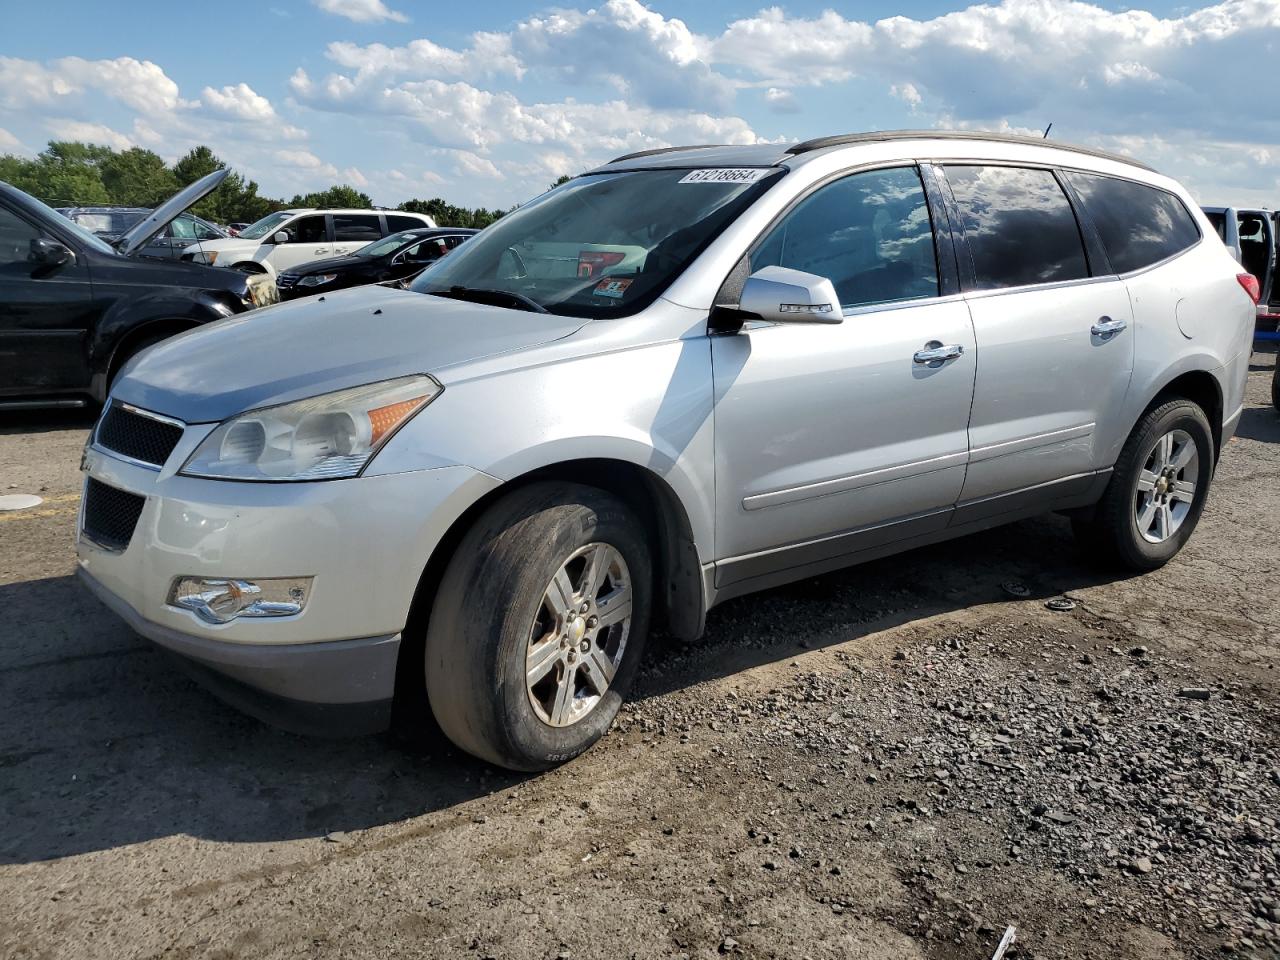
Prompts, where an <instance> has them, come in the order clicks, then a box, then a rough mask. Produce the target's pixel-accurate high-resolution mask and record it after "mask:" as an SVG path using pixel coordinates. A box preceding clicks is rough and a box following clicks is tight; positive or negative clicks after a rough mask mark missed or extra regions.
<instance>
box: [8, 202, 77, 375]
mask: <svg viewBox="0 0 1280 960" xmlns="http://www.w3.org/2000/svg"><path fill="white" fill-rule="evenodd" d="M37 239H51V240H58V241H59V242H61V238H59V237H55V236H53V235H52V234H51V233H49V232H47V231H45V230H42V229H41V228H40V226H39V225H37V224H35V223H32V222H30V221H28V220H27V219H26V218H24V217H22V216H20V215H19V214H18V213H17V212H16V211H15V210H11V209H9V208H8V207H6V206H5V205H3V204H0V398H3V397H5V396H6V395H8V396H15V395H20V394H26V395H29V394H33V393H41V392H45V391H48V392H57V391H59V390H69V389H79V388H83V387H85V386H87V385H88V382H89V372H88V366H87V361H86V347H85V340H86V337H87V334H88V330H89V326H90V324H91V321H92V319H93V316H94V313H95V308H94V304H93V298H92V289H91V287H90V283H89V268H88V267H87V266H85V264H84V262H83V259H82V258H77V260H76V261H75V262H73V263H68V264H64V265H63V266H61V267H58V268H55V269H48V268H42V267H39V266H37V265H36V264H34V263H32V262H31V260H30V254H31V241H32V240H37Z"/></svg>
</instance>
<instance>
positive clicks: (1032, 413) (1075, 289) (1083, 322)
mask: <svg viewBox="0 0 1280 960" xmlns="http://www.w3.org/2000/svg"><path fill="white" fill-rule="evenodd" d="M944 169H945V173H946V179H947V182H948V184H949V186H950V189H951V192H952V195H953V197H954V201H955V209H956V211H957V213H958V219H959V221H960V225H961V228H962V233H963V238H964V240H963V244H962V250H963V251H964V253H962V255H961V257H960V260H961V284H962V286H963V287H964V289H965V291H966V293H965V298H966V300H967V301H968V304H969V311H970V313H971V315H972V317H973V327H974V335H975V337H976V338H977V349H978V355H979V358H980V361H979V364H978V375H977V381H976V384H975V386H974V394H973V412H972V415H971V417H970V421H969V444H970V451H969V461H970V462H969V470H968V473H967V475H966V477H965V483H964V492H963V495H962V498H961V499H962V504H961V506H962V516H964V515H967V514H965V513H964V512H963V506H964V504H967V503H972V502H974V501H980V500H984V499H986V498H991V497H996V496H998V495H1001V494H1012V493H1017V492H1020V491H1028V495H1030V496H1036V495H1038V493H1040V492H1043V493H1045V494H1046V495H1051V494H1053V493H1055V492H1061V493H1063V494H1066V493H1069V492H1073V491H1074V489H1075V488H1077V487H1081V486H1085V485H1087V483H1088V482H1089V481H1088V475H1089V474H1092V472H1093V471H1095V470H1096V469H1097V468H1099V467H1106V466H1110V463H1108V462H1104V461H1106V460H1107V458H1108V452H1107V451H1109V449H1110V446H1111V440H1112V438H1113V437H1114V434H1115V431H1116V429H1117V424H1118V419H1119V417H1120V415H1121V412H1122V411H1123V404H1122V403H1121V401H1122V400H1123V398H1124V395H1125V392H1126V391H1127V389H1128V386H1129V380H1130V377H1131V375H1132V373H1133V345H1134V336H1133V330H1132V329H1131V324H1132V320H1133V316H1132V311H1131V309H1130V304H1129V295H1128V292H1127V290H1126V289H1125V286H1124V284H1123V283H1122V282H1121V281H1120V279H1119V278H1118V277H1116V276H1115V275H1114V274H1113V273H1112V272H1111V269H1110V267H1109V265H1108V264H1107V263H1106V260H1105V255H1104V254H1103V253H1102V248H1101V244H1100V243H1098V242H1097V240H1096V237H1095V236H1094V234H1093V233H1092V231H1091V230H1090V232H1089V234H1088V246H1089V250H1088V251H1087V250H1086V233H1085V231H1084V230H1082V227H1081V223H1080V221H1079V220H1078V219H1077V216H1076V213H1075V211H1074V209H1073V207H1072V204H1071V201H1070V200H1069V199H1068V196H1067V193H1066V191H1065V190H1064V188H1063V186H1062V184H1061V183H1060V182H1059V179H1058V175H1057V174H1056V173H1055V172H1054V171H1053V170H1050V169H1045V168H1037V167H1023V166H1011V165H1010V166H1006V165H998V164H948V165H946V166H945V167H944ZM1068 478H1071V480H1070V482H1069V483H1066V484H1063V485H1061V486H1059V487H1055V488H1046V489H1044V490H1042V491H1039V492H1036V493H1032V492H1030V488H1035V487H1039V486H1041V485H1044V484H1050V483H1052V482H1054V481H1063V480H1068ZM993 506H996V505H995V504H993ZM997 508H998V507H997Z"/></svg>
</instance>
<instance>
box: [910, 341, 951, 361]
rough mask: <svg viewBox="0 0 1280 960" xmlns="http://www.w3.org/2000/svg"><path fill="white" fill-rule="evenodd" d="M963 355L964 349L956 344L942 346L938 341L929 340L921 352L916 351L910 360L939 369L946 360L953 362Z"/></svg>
mask: <svg viewBox="0 0 1280 960" xmlns="http://www.w3.org/2000/svg"><path fill="white" fill-rule="evenodd" d="M963 353H964V347H962V346H961V345H960V344H958V343H953V344H951V345H950V346H945V347H944V346H943V345H942V341H940V340H930V341H929V342H928V343H926V344H925V345H924V349H923V350H917V351H916V353H915V356H913V357H912V358H911V359H912V360H914V361H915V362H916V363H919V364H923V365H925V366H929V367H940V366H942V365H943V364H944V363H946V362H947V361H948V360H954V359H955V358H956V357H959V356H961V355H962V354H963Z"/></svg>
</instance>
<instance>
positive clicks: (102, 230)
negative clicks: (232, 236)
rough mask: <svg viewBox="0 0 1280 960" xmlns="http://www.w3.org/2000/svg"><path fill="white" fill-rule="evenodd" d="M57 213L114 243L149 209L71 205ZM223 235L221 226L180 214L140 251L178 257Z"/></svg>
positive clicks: (147, 255)
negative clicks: (190, 247)
mask: <svg viewBox="0 0 1280 960" xmlns="http://www.w3.org/2000/svg"><path fill="white" fill-rule="evenodd" d="M59 212H61V213H62V215H63V216H65V217H66V218H67V219H69V220H72V221H74V222H75V223H77V224H79V225H80V226H82V227H84V228H85V229H86V230H90V231H92V232H93V233H95V234H97V235H98V236H100V237H101V238H102V239H103V240H106V241H107V242H108V243H115V242H116V241H117V240H119V239H120V237H121V236H123V235H124V234H125V233H126V232H128V231H129V230H130V229H132V227H133V226H134V225H135V224H136V223H138V222H139V221H140V220H142V219H143V218H144V217H146V216H147V215H148V214H149V213H151V210H150V208H148V207H70V208H67V209H66V210H63V211H59ZM224 237H226V233H224V232H223V231H222V229H221V228H219V227H217V226H215V225H214V224H212V223H210V222H209V221H207V220H204V219H202V218H200V217H197V216H195V215H194V214H191V213H183V214H180V215H179V216H177V217H175V218H174V219H173V221H172V222H171V223H167V224H165V226H164V229H163V230H161V231H160V232H159V233H157V234H156V235H155V236H154V237H152V238H151V239H150V240H149V241H148V242H147V245H146V247H144V248H143V249H142V250H141V251H139V253H140V255H142V256H145V257H160V258H162V259H166V260H177V259H180V258H181V256H182V252H183V251H184V250H185V249H186V248H187V247H189V246H191V245H192V244H193V243H197V242H204V241H207V240H221V239H223V238H224Z"/></svg>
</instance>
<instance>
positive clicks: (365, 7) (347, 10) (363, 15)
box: [312, 0, 409, 23]
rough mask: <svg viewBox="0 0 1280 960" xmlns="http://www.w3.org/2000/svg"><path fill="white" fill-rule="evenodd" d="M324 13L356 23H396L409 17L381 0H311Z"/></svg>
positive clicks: (407, 19) (406, 21)
mask: <svg viewBox="0 0 1280 960" xmlns="http://www.w3.org/2000/svg"><path fill="white" fill-rule="evenodd" d="M312 3H314V4H315V5H316V6H317V7H319V8H320V9H321V10H323V11H324V12H325V13H332V14H334V15H335V16H338V17H346V18H347V19H348V20H354V21H356V22H357V23H381V22H382V21H384V20H393V21H395V22H396V23H408V22H409V18H408V17H406V16H405V15H404V14H403V13H400V12H398V11H396V10H391V9H389V8H388V7H387V5H386V4H385V3H383V2H382V0H312Z"/></svg>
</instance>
